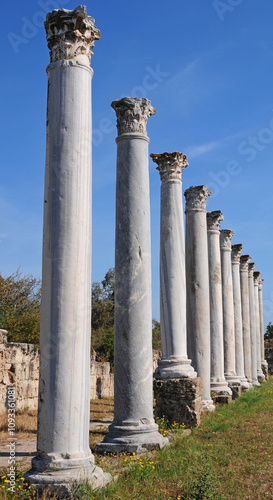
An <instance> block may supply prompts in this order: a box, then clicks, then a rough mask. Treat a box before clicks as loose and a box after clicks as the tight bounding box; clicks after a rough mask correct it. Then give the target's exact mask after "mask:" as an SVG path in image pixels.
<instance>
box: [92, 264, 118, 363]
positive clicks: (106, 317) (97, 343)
mask: <svg viewBox="0 0 273 500" xmlns="http://www.w3.org/2000/svg"><path fill="white" fill-rule="evenodd" d="M114 302H115V270H114V269H109V271H107V273H106V275H105V277H104V279H103V280H102V282H101V283H99V282H94V283H93V284H92V336H91V345H92V348H93V349H94V350H95V351H96V353H97V356H98V359H99V360H101V361H110V363H111V364H113V362H114Z"/></svg>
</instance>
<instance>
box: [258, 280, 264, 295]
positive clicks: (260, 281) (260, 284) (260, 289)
mask: <svg viewBox="0 0 273 500" xmlns="http://www.w3.org/2000/svg"><path fill="white" fill-rule="evenodd" d="M263 282H264V280H263V279H259V292H262V290H263Z"/></svg>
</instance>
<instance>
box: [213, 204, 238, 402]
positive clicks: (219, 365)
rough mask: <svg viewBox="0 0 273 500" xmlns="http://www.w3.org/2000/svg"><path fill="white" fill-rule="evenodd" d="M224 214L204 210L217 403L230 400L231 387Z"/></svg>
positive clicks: (215, 398) (214, 390) (214, 388)
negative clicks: (225, 319)
mask: <svg viewBox="0 0 273 500" xmlns="http://www.w3.org/2000/svg"><path fill="white" fill-rule="evenodd" d="M223 219H224V216H223V214H222V212H221V211H220V210H217V211H214V212H208V213H207V231H208V258H209V285H210V287H209V291H210V343H211V345H210V350H211V375H210V381H211V385H210V387H211V391H212V392H213V393H214V394H215V396H214V397H213V400H214V401H215V402H217V403H219V402H220V401H221V402H225V403H228V402H230V401H231V395H232V392H231V389H230V388H229V387H228V383H227V381H226V379H225V375H224V341H223V305H222V278H221V255H220V231H219V227H220V223H221V221H222V220H223Z"/></svg>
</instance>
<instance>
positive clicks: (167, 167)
mask: <svg viewBox="0 0 273 500" xmlns="http://www.w3.org/2000/svg"><path fill="white" fill-rule="evenodd" d="M150 156H151V158H152V160H153V161H154V162H155V163H157V165H158V167H156V168H157V170H159V173H160V179H161V181H162V182H163V181H170V180H173V179H177V180H179V181H181V178H182V171H183V170H184V168H186V167H187V166H188V161H187V156H186V155H183V153H178V152H175V153H162V154H154V153H152V154H151V155H150Z"/></svg>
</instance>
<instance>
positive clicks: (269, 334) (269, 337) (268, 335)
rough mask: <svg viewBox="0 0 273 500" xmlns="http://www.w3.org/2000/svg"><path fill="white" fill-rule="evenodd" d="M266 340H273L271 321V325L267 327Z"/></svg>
mask: <svg viewBox="0 0 273 500" xmlns="http://www.w3.org/2000/svg"><path fill="white" fill-rule="evenodd" d="M264 338H265V340H271V339H273V325H272V323H271V321H269V323H268V325H267V327H266V331H265V334H264Z"/></svg>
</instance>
